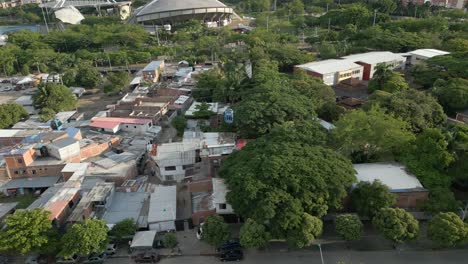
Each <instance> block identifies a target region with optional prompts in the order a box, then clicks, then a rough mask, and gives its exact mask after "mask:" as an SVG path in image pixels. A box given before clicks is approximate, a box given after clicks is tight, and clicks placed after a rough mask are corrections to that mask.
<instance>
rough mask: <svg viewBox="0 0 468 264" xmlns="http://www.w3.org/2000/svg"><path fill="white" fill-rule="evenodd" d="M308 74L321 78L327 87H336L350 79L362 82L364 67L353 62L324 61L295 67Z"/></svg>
mask: <svg viewBox="0 0 468 264" xmlns="http://www.w3.org/2000/svg"><path fill="white" fill-rule="evenodd" d="M295 68H296V70H297V69H301V70H304V71H306V72H307V74H309V75H311V76H314V77H317V78H320V79H321V80H322V81H323V83H325V84H326V85H335V84H337V83H339V82H341V81H343V80H346V79H349V78H357V79H359V80H362V74H363V69H364V68H363V66H361V65H359V64H357V63H354V62H353V61H351V60H336V59H331V60H324V61H316V62H309V63H306V64H301V65H297V66H295Z"/></svg>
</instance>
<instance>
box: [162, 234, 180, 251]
mask: <svg viewBox="0 0 468 264" xmlns="http://www.w3.org/2000/svg"><path fill="white" fill-rule="evenodd" d="M163 244H164V247H167V248H174V247H175V246H177V237H176V235H175V234H173V233H166V234H165V235H164V240H163Z"/></svg>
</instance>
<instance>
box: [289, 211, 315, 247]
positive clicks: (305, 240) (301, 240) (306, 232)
mask: <svg viewBox="0 0 468 264" xmlns="http://www.w3.org/2000/svg"><path fill="white" fill-rule="evenodd" d="M322 231H323V223H322V220H320V218H318V217H315V216H312V215H310V214H308V213H303V215H302V217H301V220H300V223H299V226H297V227H295V228H292V229H290V230H289V231H288V232H287V234H286V240H287V242H288V244H290V245H292V246H294V247H297V248H303V247H307V246H309V245H310V244H311V243H312V242H313V241H314V240H315V239H316V238H317V237H319V236H320V235H321V234H322Z"/></svg>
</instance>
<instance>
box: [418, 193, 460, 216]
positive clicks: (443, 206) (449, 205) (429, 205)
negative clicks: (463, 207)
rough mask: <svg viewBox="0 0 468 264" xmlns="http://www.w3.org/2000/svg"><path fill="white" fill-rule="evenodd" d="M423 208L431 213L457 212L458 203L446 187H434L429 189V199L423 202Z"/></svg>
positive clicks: (458, 208)
mask: <svg viewBox="0 0 468 264" xmlns="http://www.w3.org/2000/svg"><path fill="white" fill-rule="evenodd" d="M423 209H424V210H425V211H428V212H431V213H438V212H458V211H459V210H460V203H459V201H457V199H456V198H455V195H454V193H453V192H452V190H450V189H449V188H448V187H435V188H432V189H431V190H430V193H429V199H428V200H427V201H426V202H425V203H424V204H423Z"/></svg>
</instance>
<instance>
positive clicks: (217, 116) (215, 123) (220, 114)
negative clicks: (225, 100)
mask: <svg viewBox="0 0 468 264" xmlns="http://www.w3.org/2000/svg"><path fill="white" fill-rule="evenodd" d="M201 105H203V103H201V102H196V101H193V103H192V105H190V107H189V108H188V109H187V111H186V112H185V117H186V118H187V119H188V120H187V127H188V128H189V129H195V128H197V127H200V126H209V127H212V128H218V127H219V126H220V125H221V123H222V122H223V120H224V112H225V111H226V110H227V109H228V108H229V106H228V105H225V104H221V103H217V102H214V103H206V106H207V107H208V109H206V110H208V111H209V112H211V113H212V115H209V116H204V117H203V118H200V117H198V116H197V115H196V112H198V111H199V108H200V106H201Z"/></svg>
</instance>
